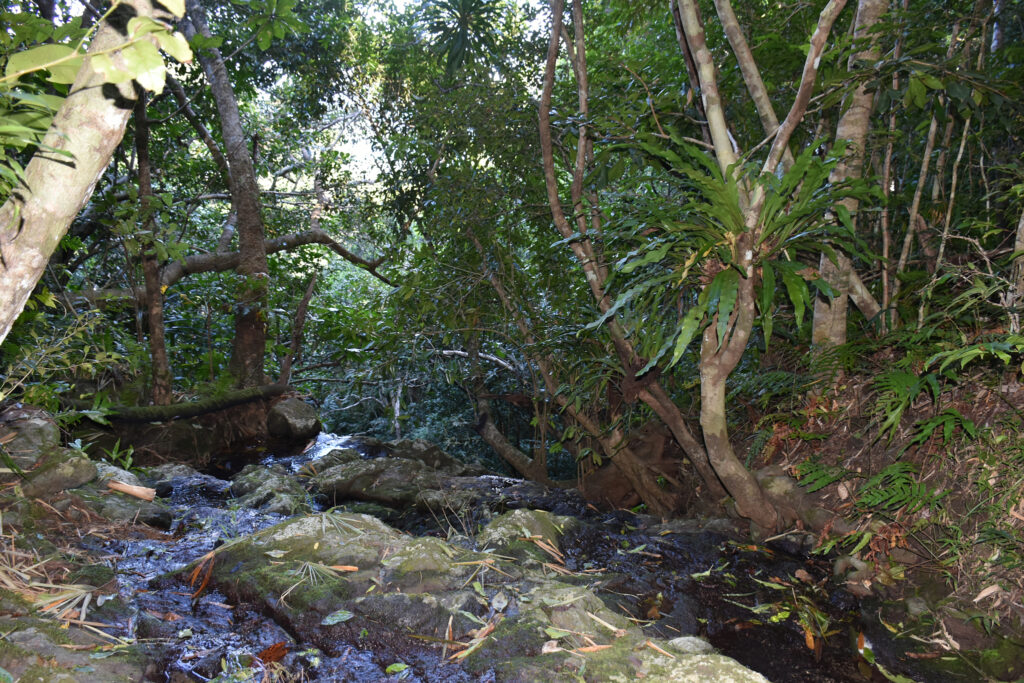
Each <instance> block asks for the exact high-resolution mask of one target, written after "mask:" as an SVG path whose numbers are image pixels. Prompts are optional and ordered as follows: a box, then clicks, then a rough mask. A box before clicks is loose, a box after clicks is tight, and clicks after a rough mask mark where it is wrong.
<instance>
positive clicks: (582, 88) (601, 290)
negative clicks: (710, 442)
mask: <svg viewBox="0 0 1024 683" xmlns="http://www.w3.org/2000/svg"><path fill="white" fill-rule="evenodd" d="M577 1H578V0H577ZM574 4H575V3H574ZM563 9H564V6H563V3H562V1H561V0H554V2H553V3H552V15H553V24H552V29H551V40H550V42H549V44H548V56H547V64H546V68H545V77H544V89H543V92H542V94H541V102H540V107H539V118H540V140H541V154H542V157H543V165H544V181H545V187H546V188H547V194H548V204H549V206H550V207H551V213H552V218H553V219H554V223H555V228H556V229H557V230H558V232H559V233H560V234H561V235H562V237H563V238H565V239H566V240H567V241H569V247H570V249H571V250H572V252H573V255H574V256H575V258H576V261H577V262H578V263H579V264H580V267H581V268H582V270H583V274H584V277H585V278H586V281H587V284H588V286H589V288H590V291H591V294H592V295H593V297H594V301H595V302H596V304H597V307H598V310H600V311H601V312H602V313H605V312H607V311H608V310H609V309H610V308H611V306H612V302H611V297H610V296H609V295H608V293H607V292H606V291H605V282H606V281H607V279H608V273H607V268H606V266H604V264H603V262H602V261H601V260H600V259H598V258H597V255H596V254H595V251H594V249H593V245H592V242H591V240H590V238H589V236H587V231H586V226H585V224H584V225H583V226H582V228H580V227H577V228H576V229H574V227H573V226H572V224H570V223H569V220H568V219H567V218H566V215H565V212H564V210H563V209H562V201H561V198H560V196H559V189H558V177H557V174H556V172H555V162H554V146H553V143H552V139H551V97H552V92H553V90H554V75H555V64H556V62H557V60H558V52H559V50H558V48H559V37H560V35H561V32H562V13H563ZM577 13H578V11H574V15H575V14H577ZM579 14H580V17H581V13H579ZM574 23H575V25H576V26H575V27H574V28H575V30H576V32H577V38H576V43H577V46H576V48H575V51H576V59H574V60H573V61H574V68H575V70H576V72H577V73H585V62H581V61H578V60H580V52H581V49H580V47H581V46H582V30H583V26H582V18H580V19H577V20H576V21H575V22H574ZM577 88H578V92H579V101H580V102H583V103H585V102H586V101H587V99H588V95H587V91H586V81H585V80H584V81H581V82H578V83H577ZM585 135H586V128H585V127H581V131H580V140H581V141H582V142H581V143H580V144H578V145H577V150H581V149H582V150H585V149H586V148H587V147H588V146H589V144H590V143H589V141H584V136H585ZM585 173H586V156H585V152H581V151H578V153H577V158H576V161H575V166H574V168H573V183H572V188H573V190H575V191H577V192H578V191H580V189H581V188H582V179H583V177H584V175H585ZM571 201H572V205H573V206H574V207H576V206H581V205H582V199H581V196H580V195H579V194H574V195H573V196H572V197H571ZM576 215H577V218H579V216H581V215H582V216H583V219H584V221H585V216H586V215H587V214H585V213H584V212H582V211H578V212H577V214H576ZM578 235H583V238H582V239H580V238H579V236H578ZM607 329H608V332H609V336H610V337H611V340H612V344H613V345H614V347H615V350H616V355H617V356H618V358H619V361H620V363H621V364H622V366H623V368H624V370H625V371H628V369H629V368H632V367H634V366H636V367H639V366H638V365H637V362H638V360H639V357H638V355H637V353H636V351H635V350H634V348H633V345H632V344H631V343H630V342H629V340H628V339H627V338H626V334H625V332H624V331H623V330H622V328H621V327H620V325H619V323H618V321H617V320H616V319H614V318H612V319H610V320H609V321H608V323H607ZM654 384H656V382H654ZM651 407H652V409H655V408H654V406H651ZM658 407H659V408H660V409H663V410H665V411H670V410H673V411H675V412H677V413H678V410H679V409H678V408H677V407H675V406H674V405H672V406H671V407H670V406H664V405H659V406H658ZM677 417H678V419H676V420H674V421H673V424H670V425H669V426H670V428H671V429H672V431H673V435H675V436H676V438H677V440H678V441H679V444H680V446H681V447H682V448H683V449H684V450H686V449H687V448H688V446H689V447H693V446H695V445H696V446H697V448H696V449H694V450H686V453H687V456H688V457H689V458H690V461H691V462H692V463H693V464H694V466H695V467H696V468H697V470H698V472H699V473H700V475H701V477H702V478H703V479H704V482H705V484H706V485H707V487H708V489H709V491H710V492H711V493H712V495H715V496H718V495H720V494H724V490H723V489H722V486H721V484H720V483H719V481H718V478H717V477H716V476H715V474H714V471H713V470H712V469H711V466H710V464H709V463H708V459H707V454H706V453H705V452H704V449H703V448H701V447H699V443H698V442H697V440H696V439H694V438H693V436H692V435H691V434H690V432H689V429H688V428H687V427H686V424H685V420H684V419H683V418H682V415H678V416H677ZM677 430H679V431H677ZM595 433H596V432H595ZM625 452H626V451H620V455H622V454H624V453H625ZM616 457H620V456H616ZM613 462H614V459H613ZM618 466H619V467H621V468H622V469H623V472H624V474H626V476H628V477H631V483H633V485H634V488H635V490H637V492H638V493H640V495H641V496H642V497H643V496H645V495H647V496H654V495H657V494H658V492H659V491H660V487H659V486H658V483H657V476H656V475H654V474H653V473H652V472H650V471H649V470H648V469H647V468H646V467H645V466H644V465H643V464H642V463H640V462H635V461H634V462H630V461H629V460H628V459H627V458H623V459H622V461H621V462H620V463H618ZM633 478H635V479H636V480H637V481H635V482H634V481H633Z"/></svg>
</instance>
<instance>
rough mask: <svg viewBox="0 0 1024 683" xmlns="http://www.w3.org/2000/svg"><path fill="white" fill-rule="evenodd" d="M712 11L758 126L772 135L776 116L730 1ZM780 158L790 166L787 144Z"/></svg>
mask: <svg viewBox="0 0 1024 683" xmlns="http://www.w3.org/2000/svg"><path fill="white" fill-rule="evenodd" d="M715 10H716V11H717V12H718V19H719V21H721V23H722V28H723V29H725V36H726V37H727V38H728V39H729V45H730V46H732V51H733V54H734V55H735V56H736V61H737V62H738V63H739V65H740V74H741V75H742V76H743V82H744V84H746V86H747V92H748V93H750V98H751V99H752V100H753V101H754V107H755V108H756V109H757V115H758V117H759V118H760V119H761V127H762V128H764V132H765V134H766V135H768V136H772V135H775V132H776V131H777V130H778V129H779V119H778V117H777V116H775V108H774V107H773V106H772V100H771V98H770V97H769V96H768V89H767V88H766V87H765V86H764V80H762V78H761V72H760V70H759V69H758V68H757V62H755V61H754V54H753V53H752V52H751V51H750V46H749V45H748V44H747V39H746V36H744V35H743V29H742V28H741V27H740V22H739V21H738V20H737V19H736V13H735V12H734V11H733V9H732V4H731V3H730V2H729V0H715ZM782 161H783V170H788V169H789V168H792V166H793V153H792V152H791V151H790V149H789V145H786V146H785V148H784V151H783V156H782Z"/></svg>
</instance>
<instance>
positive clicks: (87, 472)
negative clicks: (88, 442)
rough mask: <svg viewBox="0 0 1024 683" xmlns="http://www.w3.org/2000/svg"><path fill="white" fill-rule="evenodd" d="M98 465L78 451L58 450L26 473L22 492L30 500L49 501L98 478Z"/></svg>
mask: <svg viewBox="0 0 1024 683" xmlns="http://www.w3.org/2000/svg"><path fill="white" fill-rule="evenodd" d="M96 473H97V472H96V465H95V463H93V462H92V461H91V460H89V458H86V457H85V456H83V455H81V454H80V453H79V452H78V451H73V450H70V449H67V448H58V449H55V450H53V451H51V452H50V453H49V455H47V456H46V457H45V458H44V459H43V460H42V462H41V463H40V464H39V466H38V467H36V468H35V469H34V470H32V471H31V472H28V473H26V480H25V483H23V484H22V491H24V492H25V496H26V497H28V498H42V499H44V500H45V499H47V498H49V497H51V496H53V495H54V494H56V493H60V492H61V491H65V490H67V489H73V488H76V487H78V486H82V485H83V484H86V483H88V482H90V481H92V480H93V479H95V478H96Z"/></svg>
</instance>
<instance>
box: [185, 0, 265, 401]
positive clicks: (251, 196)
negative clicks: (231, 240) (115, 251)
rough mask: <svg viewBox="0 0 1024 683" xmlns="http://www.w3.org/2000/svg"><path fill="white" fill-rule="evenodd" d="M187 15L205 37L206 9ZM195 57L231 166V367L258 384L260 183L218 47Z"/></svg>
mask: <svg viewBox="0 0 1024 683" xmlns="http://www.w3.org/2000/svg"><path fill="white" fill-rule="evenodd" d="M187 16H188V21H186V22H184V28H185V35H186V36H187V37H188V38H189V39H191V38H192V37H193V36H194V35H196V34H199V35H202V36H205V37H210V28H209V26H208V25H207V22H206V12H205V11H204V10H203V8H202V6H201V5H200V4H199V3H198V2H197V0H188V3H187ZM199 61H200V63H201V64H202V66H203V72H204V73H205V74H206V80H207V81H208V82H209V83H210V90H211V92H212V93H213V99H214V102H215V103H216V105H217V113H218V114H219V115H220V127H221V136H222V137H223V139H224V149H225V152H226V153H225V155H224V156H225V158H226V159H227V163H228V168H229V169H230V174H229V176H230V178H229V180H230V183H231V185H230V191H231V204H232V208H233V210H234V212H235V214H236V215H237V216H238V252H239V263H238V269H237V272H238V274H239V276H240V277H241V278H242V282H241V283H240V286H239V291H238V300H237V303H236V309H235V339H234V345H233V347H232V353H231V361H230V369H231V372H232V374H234V375H235V379H236V381H237V384H238V386H241V387H249V386H259V385H261V384H263V382H264V379H265V378H264V371H263V360H264V355H265V352H266V343H267V342H266V340H267V329H266V326H267V318H266V310H265V309H266V298H267V284H268V283H267V279H268V277H269V274H268V272H267V255H266V251H265V250H264V245H263V239H264V229H263V214H262V207H261V206H260V197H259V185H258V184H257V181H256V170H255V168H254V167H253V160H252V156H251V155H250V152H249V147H248V145H247V139H246V136H245V131H244V130H243V129H242V117H241V115H240V114H239V112H238V100H237V98H236V97H235V91H234V88H233V87H232V86H231V81H230V79H229V78H228V71H227V67H226V66H225V65H224V59H223V58H222V57H221V54H220V51H219V50H217V49H216V48H209V49H207V50H202V51H200V52H199Z"/></svg>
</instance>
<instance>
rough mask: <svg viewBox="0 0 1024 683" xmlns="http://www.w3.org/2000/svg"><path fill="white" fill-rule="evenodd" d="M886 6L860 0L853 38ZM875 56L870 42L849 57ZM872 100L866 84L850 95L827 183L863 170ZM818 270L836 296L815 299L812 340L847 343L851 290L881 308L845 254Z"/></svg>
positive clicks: (847, 202) (848, 202) (879, 0)
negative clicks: (841, 144) (839, 151)
mask: <svg viewBox="0 0 1024 683" xmlns="http://www.w3.org/2000/svg"><path fill="white" fill-rule="evenodd" d="M887 8H888V0H860V3H859V4H858V6H857V17H856V19H855V20H854V37H855V38H866V37H868V36H869V35H871V34H870V31H871V29H872V27H873V26H874V25H875V24H877V23H878V20H879V19H880V18H881V16H882V14H884V13H885V10H886V9H887ZM877 58H878V46H877V44H876V43H875V42H874V41H872V44H871V45H870V46H869V47H868V48H867V49H866V50H863V51H861V52H859V53H857V54H856V55H854V56H853V57H852V58H851V65H852V60H874V59H877ZM873 103H874V93H873V92H870V91H868V89H867V85H866V84H864V83H862V84H860V85H858V86H857V89H856V90H855V91H854V92H853V94H852V95H851V96H850V100H849V103H848V106H847V107H846V110H845V111H844V112H843V115H842V116H841V117H840V119H839V124H838V125H837V126H836V139H837V140H845V141H847V142H848V143H849V147H848V148H847V153H846V158H845V159H843V161H841V162H840V163H839V164H838V165H837V166H836V167H835V169H834V170H833V171H832V174H831V177H830V178H829V182H832V183H838V182H841V181H843V180H846V179H849V178H859V177H860V176H861V175H862V173H863V171H864V161H865V158H866V157H865V143H866V141H867V134H868V130H869V128H870V124H871V109H872V105H873ZM841 204H842V205H843V206H845V207H846V208H847V210H848V211H849V212H850V215H852V216H856V214H857V200H856V199H854V198H852V197H847V198H845V199H843V200H842V201H841ZM818 269H819V271H820V273H821V276H822V278H824V280H825V281H826V282H827V283H828V284H829V285H830V286H831V287H832V288H833V289H834V290H836V291H837V293H838V296H836V297H835V298H833V299H831V300H828V299H825V298H823V297H820V296H819V297H817V298H816V299H815V301H814V322H813V326H812V330H811V341H812V343H814V344H816V345H829V346H837V345H840V344H845V343H846V316H847V310H848V308H849V307H848V303H847V300H848V297H850V296H851V291H852V290H853V289H857V290H858V291H859V293H860V297H862V298H867V297H870V302H871V304H872V305H871V309H872V310H873V311H875V313H872V314H869V312H868V311H866V310H864V309H863V308H861V312H862V313H864V316H865V317H867V318H869V319H871V318H874V317H875V315H877V312H878V311H880V310H881V309H880V307H879V306H878V304H877V302H875V301H874V297H871V296H870V294H869V293H868V290H867V288H866V287H865V286H864V283H863V282H861V280H860V278H859V277H857V276H856V274H855V273H854V270H853V265H852V264H851V263H850V261H849V259H846V258H845V256H844V257H843V258H842V259H840V262H839V263H838V264H833V263H832V262H831V261H830V260H829V258H828V257H827V256H826V255H825V254H822V255H821V259H820V262H819V265H818ZM865 295H866V297H865Z"/></svg>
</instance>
